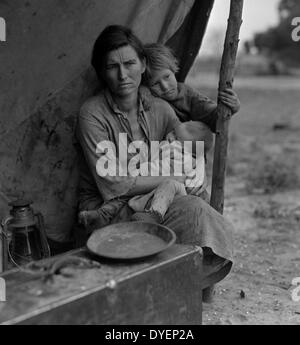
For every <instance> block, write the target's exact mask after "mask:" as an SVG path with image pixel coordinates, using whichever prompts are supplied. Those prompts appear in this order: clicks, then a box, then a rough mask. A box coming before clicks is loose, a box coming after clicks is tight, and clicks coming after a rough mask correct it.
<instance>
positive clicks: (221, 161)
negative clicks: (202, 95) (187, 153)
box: [210, 0, 243, 214]
mask: <svg viewBox="0 0 300 345" xmlns="http://www.w3.org/2000/svg"><path fill="white" fill-rule="evenodd" d="M242 10H243V0H231V2H230V13H229V19H228V26H227V30H226V37H225V43H224V51H223V55H222V62H221V69H220V80H219V90H224V89H225V88H232V85H233V76H234V66H235V60H236V54H237V49H238V43H239V31H240V26H241V24H242ZM217 112H218V120H217V130H216V141H215V151H214V160H213V175H212V191H211V199H210V204H211V206H212V207H213V208H214V209H216V210H217V211H218V212H219V213H221V214H223V208H224V183H225V171H226V160H227V146H228V128H229V120H230V117H231V115H232V114H231V111H230V109H229V108H228V107H227V106H225V105H224V104H222V103H220V102H219V101H218V107H217Z"/></svg>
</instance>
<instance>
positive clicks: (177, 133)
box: [128, 121, 213, 223]
mask: <svg viewBox="0 0 300 345" xmlns="http://www.w3.org/2000/svg"><path fill="white" fill-rule="evenodd" d="M166 139H168V141H169V142H170V143H172V144H171V145H168V144H166V143H165V142H162V143H161V144H160V147H159V148H160V150H161V151H163V150H164V148H166V147H167V146H168V148H169V149H171V150H170V151H171V157H172V158H171V160H170V163H171V164H167V165H165V164H164V162H165V161H164V160H163V159H161V158H160V156H159V155H157V156H156V157H151V163H150V165H148V168H149V171H150V169H153V170H155V169H156V171H159V175H160V176H166V175H168V173H170V175H172V174H173V173H174V170H175V165H176V164H177V167H181V171H180V173H184V174H185V175H186V176H187V179H186V181H185V185H184V184H182V183H180V182H178V181H176V180H173V179H168V180H166V181H165V182H163V183H161V184H160V185H159V186H158V187H157V188H155V189H154V190H153V191H152V192H150V193H147V194H144V195H137V196H135V197H133V198H131V199H130V200H129V203H128V205H129V206H130V207H131V208H132V209H133V210H134V211H136V213H135V214H134V215H133V217H132V219H133V220H144V221H151V218H152V220H154V221H156V222H157V223H161V222H162V221H163V219H164V216H165V214H166V212H167V210H168V208H169V206H170V204H171V203H172V202H173V200H174V198H175V196H181V195H186V194H192V195H197V196H200V197H202V198H204V199H205V197H206V187H207V182H206V176H205V160H204V153H206V152H208V150H209V149H210V148H211V147H212V144H213V135H212V132H211V131H210V130H209V128H208V127H207V126H206V125H205V124H204V123H201V122H198V121H188V122H185V123H181V124H180V125H178V126H177V127H176V128H175V129H174V130H173V131H172V132H171V133H169V134H168V135H167V137H166ZM197 142H204V146H202V147H201V146H200V145H199V144H197ZM184 143H185V144H184ZM167 163H168V162H167ZM143 164H149V163H148V162H145V163H142V164H141V169H142V165H143ZM182 168H184V169H182ZM206 201H208V200H206Z"/></svg>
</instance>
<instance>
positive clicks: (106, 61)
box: [77, 25, 232, 287]
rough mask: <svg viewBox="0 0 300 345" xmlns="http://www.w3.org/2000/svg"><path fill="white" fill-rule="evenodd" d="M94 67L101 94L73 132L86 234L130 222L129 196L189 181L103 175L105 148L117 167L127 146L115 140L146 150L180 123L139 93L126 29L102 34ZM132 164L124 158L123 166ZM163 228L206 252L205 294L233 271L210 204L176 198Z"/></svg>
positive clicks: (140, 56)
mask: <svg viewBox="0 0 300 345" xmlns="http://www.w3.org/2000/svg"><path fill="white" fill-rule="evenodd" d="M92 65H93V67H94V68H95V71H96V73H97V76H98V78H99V81H100V82H101V83H102V85H104V89H103V91H102V92H100V93H99V94H98V95H96V96H94V97H92V98H90V99H88V100H87V101H86V102H85V103H84V105H83V106H82V108H81V110H80V115H79V119H78V127H77V137H78V140H79V143H80V146H81V149H82V160H81V164H80V173H81V177H80V200H79V210H80V211H87V210H94V212H95V213H94V216H96V217H92V218H93V219H92V221H91V222H89V221H87V222H86V224H87V225H88V227H87V228H88V230H90V231H91V230H93V229H95V228H99V227H102V226H105V225H107V224H111V223H115V222H120V221H129V220H131V217H132V215H133V212H134V211H133V210H132V209H131V208H130V207H129V206H128V200H129V199H130V198H131V197H132V196H135V195H139V194H145V193H148V192H150V191H152V190H153V189H154V188H156V187H157V186H159V185H161V184H162V183H166V182H168V181H170V180H172V181H177V182H179V183H184V182H185V178H186V177H185V176H179V177H176V176H168V177H165V176H132V175H130V174H127V175H126V174H125V175H124V174H121V173H120V171H121V170H122V169H120V171H119V174H118V173H113V174H106V175H105V174H104V173H103V166H102V170H101V168H100V166H101V164H100V163H101V159H102V157H103V155H104V150H103V146H102V144H104V143H107V142H109V143H111V144H112V145H113V146H114V149H115V152H114V149H113V150H112V151H113V152H114V153H115V156H114V157H117V159H116V161H117V166H118V167H120V166H121V165H122V164H121V159H122V155H123V154H122V153H123V152H124V145H126V143H125V144H124V143H122V142H121V141H120V134H126V138H127V140H128V144H129V143H133V142H134V141H136V140H139V141H141V142H143V143H145V145H147V147H150V145H151V143H152V142H153V141H161V140H163V138H164V137H165V136H166V134H167V133H169V132H170V131H171V130H173V129H174V127H175V126H176V125H177V124H178V123H179V120H178V118H177V117H176V115H175V113H174V110H173V109H172V108H171V106H170V105H169V104H168V103H167V102H165V101H164V100H162V99H160V98H156V97H153V96H152V95H151V93H150V91H149V90H148V89H147V88H145V87H143V86H141V78H142V74H143V73H144V71H145V57H144V50H143V45H142V43H141V42H140V41H139V39H138V38H137V37H136V36H134V35H133V34H132V32H131V31H130V30H129V29H128V28H125V27H122V26H116V25H113V26H109V27H107V28H106V29H105V30H104V31H103V32H102V33H101V34H100V36H99V37H98V39H97V40H96V42H95V45H94V49H93V54H92ZM123 144H124V145H123ZM131 158H132V156H131V155H130V154H128V159H127V162H128V161H129V160H130V159H131ZM127 162H126V163H127ZM194 194H197V191H195V193H194ZM83 213H84V212H83ZM163 224H164V225H166V226H168V227H169V228H171V229H172V230H173V231H174V232H175V233H176V235H177V238H178V242H180V243H183V244H194V245H198V246H201V247H202V248H203V252H204V274H206V276H207V278H206V279H205V281H204V282H203V283H204V285H203V286H204V287H207V286H209V285H210V284H211V283H212V282H216V281H217V280H221V279H222V278H224V276H226V275H227V274H228V272H229V271H230V268H231V265H232V238H231V225H230V224H229V223H227V222H226V221H225V219H224V218H223V217H222V216H221V215H220V214H219V213H217V212H216V211H215V210H214V209H213V208H211V207H210V206H209V205H208V204H207V203H205V202H204V201H203V200H201V199H200V198H198V197H197V196H193V195H186V196H179V197H176V198H175V199H174V201H173V203H172V204H171V205H170V207H169V209H168V211H167V213H166V215H165V218H164V222H163Z"/></svg>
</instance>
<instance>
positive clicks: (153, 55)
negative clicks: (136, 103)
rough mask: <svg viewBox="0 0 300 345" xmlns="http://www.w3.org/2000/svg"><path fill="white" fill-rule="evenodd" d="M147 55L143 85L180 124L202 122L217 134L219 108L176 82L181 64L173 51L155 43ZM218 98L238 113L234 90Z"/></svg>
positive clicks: (146, 50)
mask: <svg viewBox="0 0 300 345" xmlns="http://www.w3.org/2000/svg"><path fill="white" fill-rule="evenodd" d="M145 55H146V71H145V73H144V80H143V82H144V84H146V85H147V86H148V87H149V88H150V90H151V91H152V93H153V94H155V95H156V96H158V97H161V98H163V99H165V100H166V101H168V102H169V104H170V105H171V106H172V107H173V108H174V110H175V112H176V115H177V116H178V118H179V119H180V121H181V122H186V121H190V120H193V121H201V122H203V123H205V124H206V125H208V127H209V128H210V130H211V131H212V132H215V131H216V122H217V112H216V109H217V104H216V103H215V102H213V101H212V100H210V99H209V98H208V97H206V96H204V95H202V94H201V93H200V92H198V91H197V90H195V89H193V88H191V87H189V86H188V85H185V84H183V83H179V82H177V80H176V77H175V73H176V72H177V71H178V62H177V60H176V58H175V57H174V55H173V54H172V52H171V50H170V49H169V48H168V47H167V46H164V45H163V44H159V43H152V44H147V45H145ZM218 98H219V100H220V101H221V102H222V103H223V104H225V105H227V106H228V107H229V108H230V109H231V111H232V114H234V113H236V112H238V111H239V109H240V101H239V99H238V96H237V94H236V93H235V92H234V91H233V90H231V89H226V90H224V91H219V95H218Z"/></svg>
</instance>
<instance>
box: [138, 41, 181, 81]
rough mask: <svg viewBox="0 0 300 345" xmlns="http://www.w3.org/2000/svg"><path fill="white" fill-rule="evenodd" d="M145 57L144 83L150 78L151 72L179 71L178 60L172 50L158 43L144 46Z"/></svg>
mask: <svg viewBox="0 0 300 345" xmlns="http://www.w3.org/2000/svg"><path fill="white" fill-rule="evenodd" d="M144 52H145V55H146V71H145V73H144V78H145V81H146V82H147V80H149V79H150V78H151V71H153V70H161V69H169V70H171V71H172V72H173V73H176V72H177V71H178V69H179V67H178V60H177V59H176V57H175V56H174V54H173V52H172V50H171V49H170V48H169V47H167V46H165V45H163V44H160V43H150V44H145V45H144Z"/></svg>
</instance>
